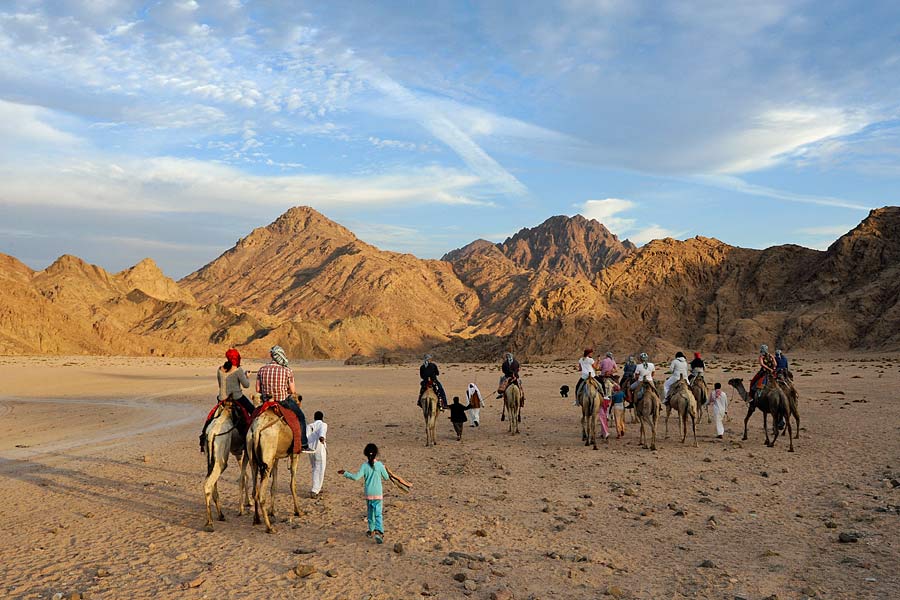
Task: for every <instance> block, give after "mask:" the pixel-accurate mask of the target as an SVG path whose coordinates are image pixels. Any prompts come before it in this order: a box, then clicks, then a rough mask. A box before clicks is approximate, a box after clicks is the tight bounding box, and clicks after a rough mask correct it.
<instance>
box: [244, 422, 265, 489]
mask: <svg viewBox="0 0 900 600" xmlns="http://www.w3.org/2000/svg"><path fill="white" fill-rule="evenodd" d="M261 442H262V436H261V435H260V430H259V429H254V430H253V439H252V440H250V445H249V446H248V447H247V453H248V454H249V455H250V456H249V458H250V461H251V462H252V463H253V464H254V465H256V468H257V469H259V476H260V478H262V477H263V476H265V474H266V471H267V470H268V469H267V467H266V463H265V462H264V461H263V460H262V455H263V454H262V445H261Z"/></svg>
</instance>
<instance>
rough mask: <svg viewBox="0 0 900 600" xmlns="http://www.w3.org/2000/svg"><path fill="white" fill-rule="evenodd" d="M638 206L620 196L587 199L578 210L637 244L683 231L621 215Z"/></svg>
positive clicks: (675, 234)
mask: <svg viewBox="0 0 900 600" xmlns="http://www.w3.org/2000/svg"><path fill="white" fill-rule="evenodd" d="M637 208H638V205H637V203H636V202H633V201H631V200H623V199H621V198H604V199H603V200H588V201H586V202H585V203H584V204H582V205H581V207H580V210H579V212H580V213H581V214H582V215H583V216H584V217H585V218H588V219H596V220H597V221H599V222H600V223H602V224H603V225H605V226H606V228H607V229H609V230H610V231H612V232H613V233H615V234H616V235H618V236H619V237H622V238H625V237H627V238H628V239H629V240H631V242H633V243H634V244H637V245H643V244H646V243H647V242H649V241H651V240H656V239H662V238H667V237H679V236H681V235H683V233H684V232H679V231H673V230H671V229H668V228H666V227H662V226H660V225H657V224H656V223H640V224H639V222H638V219H637V218H635V217H625V216H621V214H622V213H628V212H630V211H633V210H635V209H637Z"/></svg>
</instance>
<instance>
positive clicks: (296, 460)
mask: <svg viewBox="0 0 900 600" xmlns="http://www.w3.org/2000/svg"><path fill="white" fill-rule="evenodd" d="M299 464H300V455H299V454H291V499H292V500H293V501H294V516H295V517H299V516H300V505H299V504H298V503H297V465H299Z"/></svg>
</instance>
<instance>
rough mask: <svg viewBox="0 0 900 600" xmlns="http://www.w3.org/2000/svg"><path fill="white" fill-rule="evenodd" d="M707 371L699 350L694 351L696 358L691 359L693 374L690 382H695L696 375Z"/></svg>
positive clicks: (689, 379) (689, 378)
mask: <svg viewBox="0 0 900 600" xmlns="http://www.w3.org/2000/svg"><path fill="white" fill-rule="evenodd" d="M704 371H706V364H705V363H704V362H703V358H702V357H701V356H700V353H699V352H694V360H692V361H691V376H690V377H688V383H693V381H694V377H696V376H697V375H700V374H702V373H703V372H704Z"/></svg>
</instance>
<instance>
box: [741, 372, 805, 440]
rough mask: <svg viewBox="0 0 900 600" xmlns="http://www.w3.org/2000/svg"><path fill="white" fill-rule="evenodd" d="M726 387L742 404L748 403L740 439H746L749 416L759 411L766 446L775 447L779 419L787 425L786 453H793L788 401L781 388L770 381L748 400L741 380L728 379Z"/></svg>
mask: <svg viewBox="0 0 900 600" xmlns="http://www.w3.org/2000/svg"><path fill="white" fill-rule="evenodd" d="M728 385H730V386H731V387H733V388H734V389H735V390H736V391H737V393H738V395H739V396H740V397H741V398H743V400H744V402H747V403H748V408H747V416H746V417H744V437H743V438H742V439H745V440H746V439H747V422H748V421H749V420H750V415H752V414H753V411H754V410H756V409H759V410H760V411H761V412H762V414H763V431H765V433H766V446H768V447H770V448H771V447H773V446H775V442H776V441H777V440H778V421H779V420H780V419H784V421H785V423H786V424H787V430H788V441H789V443H790V447H789V448H788V452H793V451H794V438H793V434H792V432H791V421H790V414H791V409H790V400H789V399H788V397H787V394H785V392H784V390H782V388H781V386H779V385H778V384H777V383H775V382H774V381H771V380H770V382H769V383H768V384H766V386H765V387H764V388H763V389H762V390H761V391H760V392H758V393H757V394H756V395H755V396H754V397H753V398H748V396H747V390H745V389H744V382H743V380H742V379H740V378H734V379H729V380H728ZM770 414H771V415H772V425H773V430H774V435H775V437H774V438H773V439H772V441H771V442H770V441H769V422H768V418H769V415H770Z"/></svg>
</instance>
